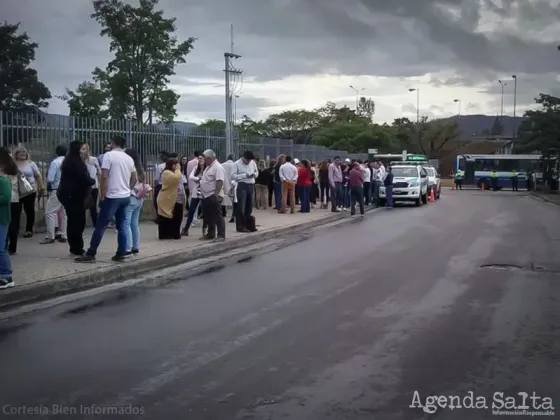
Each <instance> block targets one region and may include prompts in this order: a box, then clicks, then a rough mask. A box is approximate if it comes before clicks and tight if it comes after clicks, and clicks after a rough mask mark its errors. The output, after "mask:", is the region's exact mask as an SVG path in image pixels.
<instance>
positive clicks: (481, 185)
mask: <svg viewBox="0 0 560 420" xmlns="http://www.w3.org/2000/svg"><path fill="white" fill-rule="evenodd" d="M480 189H481V190H482V191H484V190H486V188H485V187H484V182H482V183H481V184H480Z"/></svg>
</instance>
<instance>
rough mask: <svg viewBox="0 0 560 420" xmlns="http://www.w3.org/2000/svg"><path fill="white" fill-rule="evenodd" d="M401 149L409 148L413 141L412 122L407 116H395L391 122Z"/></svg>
mask: <svg viewBox="0 0 560 420" xmlns="http://www.w3.org/2000/svg"><path fill="white" fill-rule="evenodd" d="M391 127H392V128H393V131H394V133H395V137H396V140H397V143H398V144H399V146H400V149H401V150H410V151H412V150H411V147H412V145H413V141H414V135H415V134H414V124H413V123H412V122H411V121H410V120H409V119H408V118H406V117H405V118H395V120H394V121H393V124H391Z"/></svg>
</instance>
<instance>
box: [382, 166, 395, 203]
mask: <svg viewBox="0 0 560 420" xmlns="http://www.w3.org/2000/svg"><path fill="white" fill-rule="evenodd" d="M383 169H385V168H383ZM383 185H384V186H385V198H386V201H387V202H386V203H385V207H387V208H388V209H392V208H393V205H394V203H393V169H392V168H391V167H390V166H388V167H387V172H386V173H385V178H384V179H383Z"/></svg>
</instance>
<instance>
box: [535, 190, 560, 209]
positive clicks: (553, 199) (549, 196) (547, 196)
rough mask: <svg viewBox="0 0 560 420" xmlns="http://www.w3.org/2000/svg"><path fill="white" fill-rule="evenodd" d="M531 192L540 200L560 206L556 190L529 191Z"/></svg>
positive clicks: (559, 196) (559, 198)
mask: <svg viewBox="0 0 560 420" xmlns="http://www.w3.org/2000/svg"><path fill="white" fill-rule="evenodd" d="M531 194H532V195H533V196H535V197H538V198H540V199H541V200H544V201H547V202H549V203H552V204H556V205H557V206H560V193H558V192H552V193H546V192H542V191H531Z"/></svg>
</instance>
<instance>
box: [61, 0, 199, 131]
mask: <svg viewBox="0 0 560 420" xmlns="http://www.w3.org/2000/svg"><path fill="white" fill-rule="evenodd" d="M158 3H159V0H139V5H138V6H137V7H134V6H132V5H130V4H126V3H125V2H123V1H120V0H94V1H93V8H94V13H93V14H92V15H91V17H92V18H93V19H95V20H96V21H97V22H98V23H99V24H100V25H101V28H102V29H101V33H100V34H101V36H106V37H108V38H109V39H110V51H111V52H112V53H114V58H113V60H111V61H110V62H109V64H108V65H107V67H106V68H105V70H103V69H100V68H96V69H95V70H94V71H93V72H92V74H93V80H94V81H93V82H85V83H82V84H81V85H80V86H82V89H81V90H79V89H76V91H74V92H72V94H71V93H70V92H71V91H68V90H67V92H66V96H67V97H68V100H69V101H70V100H73V101H74V104H75V108H76V109H80V110H84V111H85V110H87V109H88V107H87V106H83V105H84V104H91V103H94V104H98V101H99V100H100V99H101V96H103V95H101V94H100V92H99V90H101V91H102V92H103V93H104V95H105V96H106V101H105V103H104V106H103V107H106V108H107V115H108V116H110V117H112V118H133V119H134V120H136V122H138V123H147V124H152V123H153V122H154V121H155V120H158V121H160V122H163V123H169V122H173V120H174V118H175V116H176V115H177V109H176V108H177V102H178V100H179V95H177V94H176V93H175V92H173V91H172V90H170V89H168V88H167V85H168V84H169V82H170V77H171V76H173V75H174V74H175V67H176V66H177V65H180V64H184V63H186V56H187V55H188V54H189V53H190V52H191V50H192V48H193V44H194V42H195V38H192V37H191V38H188V39H187V40H186V41H182V42H179V41H178V40H177V38H176V36H175V35H174V34H175V31H176V26H175V20H176V19H175V18H169V19H168V18H165V17H164V16H163V10H156V9H155V8H156V6H157V4H158ZM94 86H95V87H94ZM86 87H87V88H86ZM69 105H70V102H69ZM78 105H79V106H78ZM103 107H102V108H103ZM92 110H93V111H96V110H97V108H96V107H93V108H92Z"/></svg>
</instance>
